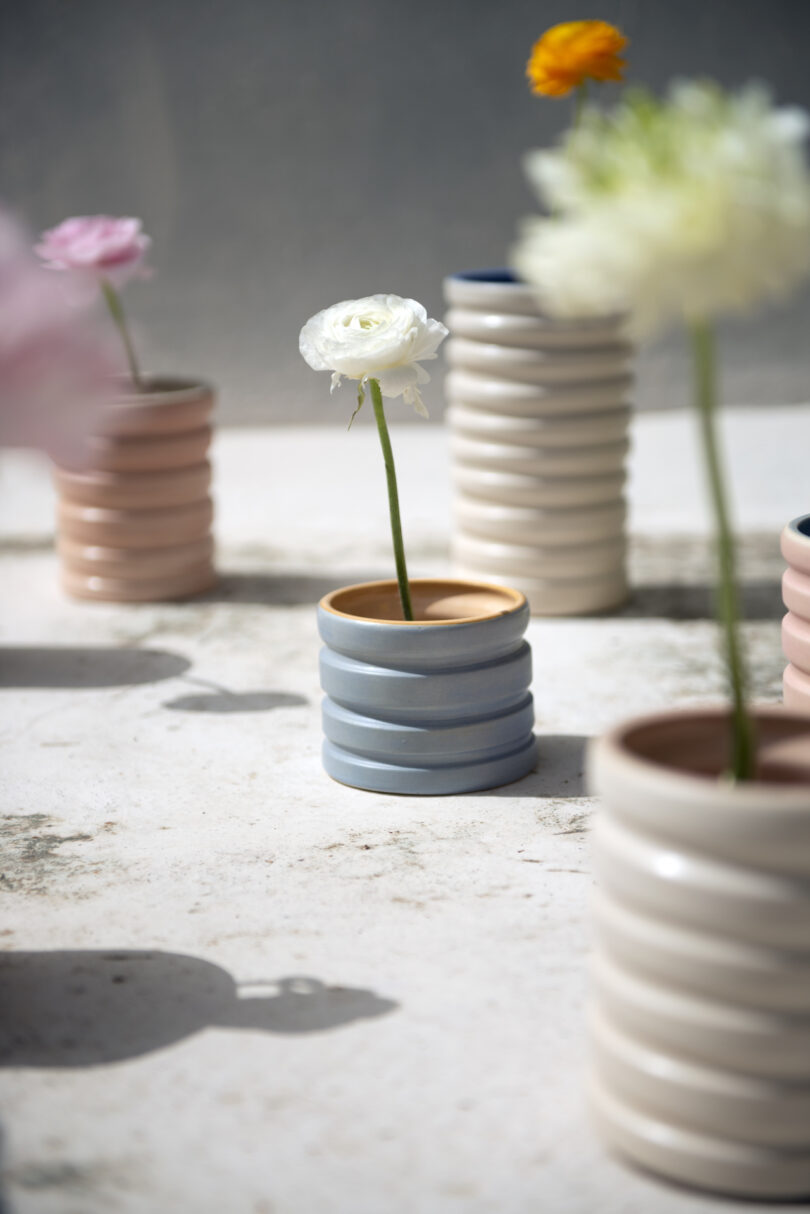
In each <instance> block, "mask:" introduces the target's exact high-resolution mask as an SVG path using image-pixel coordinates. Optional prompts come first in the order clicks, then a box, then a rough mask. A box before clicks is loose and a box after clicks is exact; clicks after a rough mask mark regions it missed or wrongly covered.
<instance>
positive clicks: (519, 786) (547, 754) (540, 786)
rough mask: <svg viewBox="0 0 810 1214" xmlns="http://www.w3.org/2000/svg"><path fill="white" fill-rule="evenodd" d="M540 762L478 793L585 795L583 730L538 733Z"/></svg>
mask: <svg viewBox="0 0 810 1214" xmlns="http://www.w3.org/2000/svg"><path fill="white" fill-rule="evenodd" d="M536 737H537V756H538V757H537V764H536V766H535V768H534V770H533V771H530V772H529V774H528V775H527V776H524V777H523V779H522V780H516V781H515V782H514V784H503V785H501V787H500V788H490V789H485V790H483V791H482V792H480V793H476V794H475V795H476V796H479V797H561V798H562V797H584V796H585V795H586V790H585V748H586V747H587V745H588V742H589V738H587V737H585V736H584V735H581V734H537V735H536Z"/></svg>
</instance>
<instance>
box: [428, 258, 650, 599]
mask: <svg viewBox="0 0 810 1214" xmlns="http://www.w3.org/2000/svg"><path fill="white" fill-rule="evenodd" d="M444 287H445V298H446V300H447V303H448V305H449V311H448V313H447V317H446V320H447V326H448V328H449V329H450V334H451V337H450V339H449V340H448V342H447V344H446V347H445V348H446V355H447V359H448V362H449V364H450V368H451V369H450V372H449V374H448V376H447V380H446V387H445V392H446V396H447V400H448V403H449V406H450V407H449V410H448V413H447V422H448V426H449V428H450V441H451V456H452V475H453V485H454V530H453V562H454V568H455V571H456V572H457V573H458V574H459V575H460V576H464V577H474V578H477V579H483V580H486V581H490V582H500V583H504V584H508V585H512V586H515V587H516V588H517V589H519V590H522V591H523V593H524V594H525V595H526V597H527V598H528V600H529V603H530V605H531V610H532V612H533V613H534V614H536V615H580V614H586V613H589V612H596V611H605V610H607V609H608V608H610V607H615V606H617V605H618V604H619V603H621V602H622V601H623V600H624V599H625V598H626V596H627V575H626V569H625V557H626V547H627V542H626V535H625V514H626V508H625V499H624V483H625V458H626V455H627V449H628V421H629V416H630V407H629V393H630V389H631V386H632V374H631V372H632V353H633V352H632V348H631V347H630V346H629V345H628V344H627V342H626V341H625V340H624V339H623V337H622V333H621V323H620V321H619V320H618V319H616V318H608V319H605V320H599V321H586V322H562V321H556V320H552V319H550V318H549V317H546V316H543V315H542V314H541V312H540V311H539V309H538V306H537V303H536V302H535V299H534V297H533V295H532V294H531V292H530V290H529V288H528V287H526V286H524V285H523V284H521V283H517V282H515V281H514V280H513V279H511V277H510V276H509V274H508V273H506V272H503V271H494V272H482V273H471V274H460V275H454V276H453V277H451V278H448V279H446V280H445V284H444Z"/></svg>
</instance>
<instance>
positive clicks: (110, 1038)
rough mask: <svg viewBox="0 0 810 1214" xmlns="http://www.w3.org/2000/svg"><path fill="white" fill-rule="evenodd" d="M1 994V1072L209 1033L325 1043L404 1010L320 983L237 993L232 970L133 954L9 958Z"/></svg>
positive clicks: (120, 1054) (138, 1052) (0, 965)
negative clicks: (301, 1037) (346, 1029)
mask: <svg viewBox="0 0 810 1214" xmlns="http://www.w3.org/2000/svg"><path fill="white" fill-rule="evenodd" d="M0 986H1V987H2V989H3V990H4V992H5V993H4V997H3V1001H2V1005H1V1006H0V1067H82V1066H97V1065H100V1064H102V1063H109V1062H119V1061H122V1060H124V1059H127V1058H138V1057H140V1056H142V1055H143V1054H149V1053H152V1052H153V1051H154V1050H159V1049H162V1048H165V1047H166V1046H169V1045H172V1044H173V1043H174V1042H177V1041H182V1040H183V1039H184V1038H186V1037H189V1036H190V1035H191V1034H192V1033H197V1032H200V1031H201V1030H202V1029H205V1028H228V1029H254V1030H256V1031H259V1032H265V1033H288V1034H301V1033H321V1032H326V1031H328V1030H329V1029H336V1028H340V1027H341V1026H343V1025H347V1024H353V1023H354V1022H355V1021H357V1020H366V1019H371V1018H374V1017H376V1016H383V1015H385V1014H386V1013H387V1012H391V1011H394V1009H395V1008H396V1007H397V1006H398V1005H397V1004H396V1003H394V1002H393V1001H392V1000H390V999H381V998H379V997H378V996H377V995H375V994H374V993H373V992H372V991H366V990H360V989H353V988H350V987H341V986H325V985H324V983H323V982H320V981H318V979H317V978H307V977H286V978H278V979H274V980H268V981H267V982H250V983H245V984H243V985H242V986H239V987H238V986H237V984H236V983H235V982H234V980H233V978H232V977H231V975H230V974H229V973H228V972H227V971H226V970H224V969H221V968H220V967H219V966H218V965H213V964H211V962H209V961H203V960H201V959H200V958H199V957H189V956H185V955H183V954H180V953H163V952H140V951H129V950H128V951H123V952H114V951H110V952H101V951H98V952H89V951H88V952H36V953H6V954H3V955H2V957H0ZM246 990H257V991H262V992H263V993H261V994H257V995H249V994H243V993H242V992H243V991H246Z"/></svg>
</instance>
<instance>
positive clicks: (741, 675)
mask: <svg viewBox="0 0 810 1214" xmlns="http://www.w3.org/2000/svg"><path fill="white" fill-rule="evenodd" d="M691 337H692V355H693V365H694V376H695V383H694V388H695V404H696V405H697V409H698V415H699V417H700V428H701V436H702V439H703V451H704V456H705V460H706V472H707V475H708V480H709V490H710V493H711V498H712V505H713V506H714V514H715V525H716V534H715V544H716V552H717V565H718V586H717V601H716V610H717V619H718V622H719V624H720V627H721V629H722V631H723V639H724V645H725V651H726V653H725V657H726V665H727V667H728V675H729V679H730V681H731V696H732V750H731V773H730V774H731V776H732V777H733V778H734V779H735V780H751V779H753V778H754V769H755V760H756V738H755V735H754V725H753V721H752V720H751V717H750V715H749V713H748V711H747V709H746V704H745V689H746V677H745V664H744V661H743V656H742V651H741V648H740V638H739V616H740V610H739V601H738V593H737V575H736V558H735V552H734V538H733V536H732V534H731V527H730V524H729V517H728V509H727V506H726V492H725V488H724V485H723V473H722V468H721V466H720V454H719V450H718V445H717V373H716V369H715V353H714V333H713V331H712V327H711V325H709V324H707V323H706V322H705V321H698V322H696V323H694V324H693V325H692V326H691Z"/></svg>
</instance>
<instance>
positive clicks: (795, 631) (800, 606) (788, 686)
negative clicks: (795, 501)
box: [782, 514, 810, 713]
mask: <svg viewBox="0 0 810 1214" xmlns="http://www.w3.org/2000/svg"><path fill="white" fill-rule="evenodd" d="M782 556H783V557H784V558H785V560H786V561H787V563H788V568H787V569H786V570H785V572H784V575H783V577H782V598H783V600H784V603H785V606H786V607H787V609H788V612H787V615H786V616H785V618H784V619H783V621H782V649H783V650H784V654H785V657H786V658H787V660H788V665H787V666H786V667H785V673H784V676H783V683H782V686H783V698H784V701H785V704H786V706H787V707H788V708H792V709H794V711H796V712H806V713H810V514H805V515H803V516H801V517H800V518H795V519H793V521H792V522H790V523H788V525H787V526H786V527H785V529H784V531H783V532H782Z"/></svg>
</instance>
